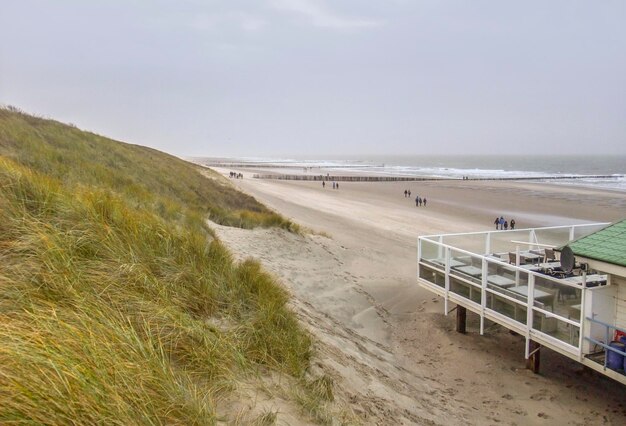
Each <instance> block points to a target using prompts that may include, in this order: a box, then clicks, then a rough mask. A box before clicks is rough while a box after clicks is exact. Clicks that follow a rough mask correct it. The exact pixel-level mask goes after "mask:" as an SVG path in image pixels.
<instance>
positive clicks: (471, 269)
mask: <svg viewBox="0 0 626 426" xmlns="http://www.w3.org/2000/svg"><path fill="white" fill-rule="evenodd" d="M454 270H455V271H459V272H463V273H464V274H466V275H469V276H471V277H474V278H478V277H480V276H481V275H482V274H483V270H482V269H480V268H477V267H475V266H474V265H465V266H458V267H456V268H454Z"/></svg>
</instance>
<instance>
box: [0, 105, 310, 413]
mask: <svg viewBox="0 0 626 426" xmlns="http://www.w3.org/2000/svg"><path fill="white" fill-rule="evenodd" d="M209 216H210V217H211V218H212V219H213V220H215V221H217V222H219V223H223V224H234V225H237V226H242V227H253V226H280V227H284V228H293V224H291V223H290V222H289V221H286V220H284V219H283V218H281V217H280V216H278V215H276V214H275V213H273V212H271V211H269V210H267V209H266V208H265V207H263V206H262V205H260V204H258V203H257V202H256V201H255V200H254V199H253V198H251V197H247V196H245V195H243V194H240V193H238V192H236V191H235V190H234V189H232V188H230V187H228V186H227V185H219V184H218V183H215V182H212V181H211V179H206V178H204V177H202V176H201V175H200V173H198V170H197V169H196V168H195V166H192V165H190V164H188V163H185V162H183V161H181V160H178V159H176V158H174V157H171V156H168V155H166V154H163V153H160V152H158V151H154V150H150V149H148V148H142V147H138V146H132V145H126V144H122V143H119V142H114V141H111V140H109V139H106V138H103V137H100V136H96V135H93V134H90V133H86V132H81V131H80V130H78V129H76V128H73V127H70V126H66V125H63V124H60V123H57V122H54V121H50V120H43V119H40V118H36V117H31V116H28V115H26V114H23V113H20V112H16V111H10V110H7V109H3V110H0V323H1V324H2V327H0V423H2V424H6V423H28V424H44V423H45V424H67V423H74V424H93V423H103V424H185V425H192V424H214V423H215V422H216V421H217V419H218V418H224V417H226V418H228V414H229V413H220V412H219V407H218V404H217V401H218V400H219V399H220V398H222V397H223V396H224V395H227V394H228V393H229V391H230V390H231V389H232V388H233V387H234V386H235V385H236V381H237V377H240V376H242V375H248V374H256V372H258V371H259V369H263V368H268V369H271V370H275V371H278V372H280V373H281V374H288V375H290V376H293V377H295V378H296V381H295V383H298V382H299V381H301V382H302V383H304V380H301V379H302V377H303V375H304V373H305V371H306V369H307V368H308V365H309V359H310V354H311V341H310V337H309V336H308V334H307V333H306V332H304V331H303V329H302V328H301V326H300V325H299V324H298V322H297V320H296V318H295V316H294V314H293V313H292V312H291V311H289V310H288V309H287V308H286V303H287V301H288V295H287V294H286V292H285V291H284V290H283V289H282V287H280V286H278V285H277V284H276V283H275V282H274V281H273V279H272V278H271V277H270V276H269V275H267V274H266V273H265V272H263V271H262V269H261V268H260V266H259V264H258V263H256V262H253V261H246V262H243V263H241V264H237V263H234V262H233V260H232V258H231V256H230V254H229V252H228V251H227V250H226V248H225V247H224V246H223V245H222V244H221V243H220V242H219V240H217V239H216V238H215V236H214V235H213V233H212V232H211V230H210V229H209V228H208V227H207V225H206V220H205V219H206V218H207V217H209ZM303 391H304V392H306V386H304V385H303ZM267 417H268V419H269V420H271V418H273V416H271V415H268V416H267Z"/></svg>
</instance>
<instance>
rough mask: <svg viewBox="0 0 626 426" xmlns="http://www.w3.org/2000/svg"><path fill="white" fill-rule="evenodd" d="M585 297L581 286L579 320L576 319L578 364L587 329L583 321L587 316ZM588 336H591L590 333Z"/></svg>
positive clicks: (584, 291)
mask: <svg viewBox="0 0 626 426" xmlns="http://www.w3.org/2000/svg"><path fill="white" fill-rule="evenodd" d="M586 295H587V289H586V288H585V287H584V286H583V288H582V289H581V296H580V318H578V360H579V361H580V362H582V360H583V340H584V336H585V333H586V331H585V330H586V328H587V321H586V320H585V318H587V315H586V314H585V299H586ZM589 330H591V327H589ZM589 335H590V336H591V332H590V333H589Z"/></svg>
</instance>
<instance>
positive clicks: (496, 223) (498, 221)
mask: <svg viewBox="0 0 626 426" xmlns="http://www.w3.org/2000/svg"><path fill="white" fill-rule="evenodd" d="M493 224H494V225H496V231H497V230H498V225H499V224H500V218H499V217H498V216H496V220H494V221H493Z"/></svg>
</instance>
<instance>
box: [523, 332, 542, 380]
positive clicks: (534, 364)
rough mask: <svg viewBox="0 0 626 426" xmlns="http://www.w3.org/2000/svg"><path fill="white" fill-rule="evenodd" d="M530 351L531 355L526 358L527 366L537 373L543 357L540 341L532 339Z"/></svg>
mask: <svg viewBox="0 0 626 426" xmlns="http://www.w3.org/2000/svg"><path fill="white" fill-rule="evenodd" d="M529 352H530V356H529V357H528V359H527V360H526V368H528V369H529V370H531V371H532V372H533V373H535V374H537V373H539V363H540V359H541V349H540V345H539V343H537V342H535V341H534V340H531V341H530V344H529Z"/></svg>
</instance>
